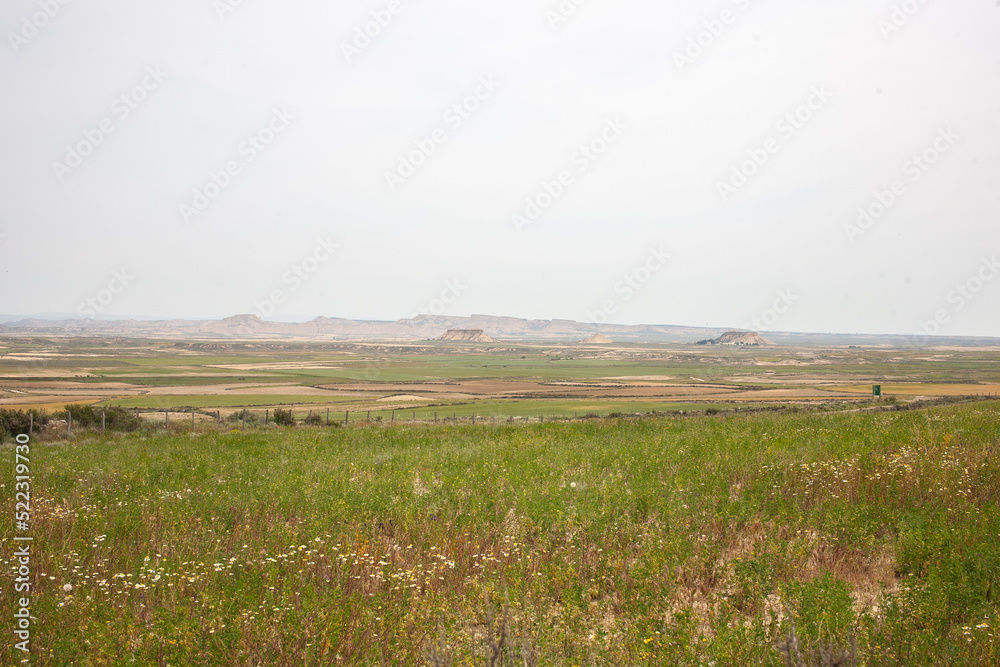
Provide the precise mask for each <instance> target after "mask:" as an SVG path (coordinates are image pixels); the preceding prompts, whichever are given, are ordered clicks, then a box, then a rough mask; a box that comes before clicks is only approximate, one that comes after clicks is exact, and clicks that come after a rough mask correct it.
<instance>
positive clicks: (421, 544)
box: [0, 402, 1000, 665]
mask: <svg viewBox="0 0 1000 667" xmlns="http://www.w3.org/2000/svg"><path fill="white" fill-rule="evenodd" d="M998 415H1000V403H997V402H981V403H974V404H969V405H958V406H949V407H938V408H933V409H929V410H919V411H909V412H899V413H853V414H816V413H798V414H767V413H764V414H755V415H727V416H715V417H711V418H694V419H691V418H687V419H678V418H668V417H661V418H656V419H646V420H593V421H587V422H575V423H558V422H556V423H546V424H532V425H529V426H525V425H519V426H508V425H506V424H502V425H496V426H491V425H489V424H486V425H479V426H476V427H472V426H451V425H448V426H431V425H422V426H415V427H411V426H407V425H398V426H392V427H386V426H380V427H367V426H360V425H355V426H352V427H350V428H340V429H327V428H321V427H318V428H301V427H300V428H296V429H287V430H280V431H270V432H259V431H252V430H251V431H247V432H246V433H242V432H230V433H203V434H194V435H192V434H159V435H158V434H150V433H144V432H143V433H135V434H130V435H115V436H110V437H108V438H106V439H102V438H98V437H95V436H85V437H82V438H80V439H77V440H70V441H65V442H58V443H51V444H45V443H34V444H33V448H32V471H33V475H34V480H33V517H32V522H33V523H32V530H31V535H33V537H34V539H35V542H34V549H35V552H36V553H35V556H34V562H33V568H34V569H33V575H32V576H33V588H34V591H35V597H34V600H33V606H32V613H33V615H34V616H35V617H36V618H37V625H36V634H35V635H34V638H33V646H34V647H35V649H36V650H37V654H36V655H35V656H34V658H33V661H32V662H33V664H40V665H45V664H51V665H64V664H65V665H71V664H72V665H79V664H88V665H115V664H133V663H134V664H151V665H167V664H170V665H302V664H307V665H311V664H317V665H318V664H343V665H366V664H374V665H379V664H391V665H411V664H500V662H498V660H500V661H504V663H503V664H507V662H506V661H509V660H514V659H516V660H517V661H518V662H517V664H524V663H525V662H527V664H535V663H533V662H530V661H531V660H537V661H538V662H537V664H554V665H584V664H588V665H621V664H650V665H654V664H656V665H659V664H670V665H685V664H691V665H694V664H710V663H713V662H714V664H717V665H724V664H729V665H738V664H774V665H780V664H785V663H786V661H787V660H789V659H790V657H791V656H792V655H793V653H795V652H797V655H798V658H797V659H799V660H800V662H796V663H792V664H811V663H810V662H809V661H810V660H813V661H814V662H815V664H820V663H821V662H822V656H823V655H834V654H837V655H854V656H856V662H857V663H859V664H866V665H890V664H891V665H896V664H908V665H911V664H912V665H921V664H927V665H931V664H983V665H987V664H997V663H998V662H1000V648H998V646H997V642H998V640H1000V638H998V637H997V635H996V628H997V627H998V623H1000V614H998V611H997V598H998V596H1000V574H998V573H1000V546H998V544H1000V540H998V538H1000V509H998V507H997V504H996V499H997V498H1000V465H998V462H997V454H998V447H1000V418H998ZM7 451H8V457H9V458H10V459H11V460H12V459H13V453H12V451H10V449H9V447H8V448H7ZM0 483H2V484H3V485H4V486H3V487H2V488H0V493H2V494H3V498H4V500H5V505H4V506H5V507H7V508H8V509H9V510H10V511H11V512H13V496H14V494H13V475H11V476H10V479H9V480H0ZM0 535H2V536H3V537H4V538H5V542H6V543H7V544H8V545H9V544H11V542H10V538H11V537H12V535H13V530H12V522H11V521H5V522H0ZM7 553H8V555H9V554H10V550H8V552H7ZM10 562H12V561H10ZM10 582H11V579H10V578H8V580H7V582H5V583H3V584H0V587H2V589H3V605H4V607H3V609H2V610H0V613H2V614H3V615H4V618H12V614H13V606H12V605H13V600H14V595H13V593H12V592H11V584H10ZM65 584H71V585H72V587H73V589H72V591H71V592H66V591H64V590H63V586H64V585H65ZM793 624H794V628H795V634H794V638H795V644H794V650H793V649H792V648H791V647H790V646H791V645H790V641H789V640H790V637H791V634H790V633H791V630H792V627H793ZM501 639H502V641H501ZM11 644H12V642H7V645H4V646H3V648H2V649H0V650H2V651H3V653H2V656H3V658H4V659H5V662H6V663H7V664H16V663H17V662H18V660H19V659H20V657H19V655H18V654H17V653H16V652H15V651H13V649H12V647H11V646H10V645H11ZM490 660H493V661H494V662H492V663H491V662H490Z"/></svg>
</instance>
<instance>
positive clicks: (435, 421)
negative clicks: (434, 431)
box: [434, 410, 438, 424]
mask: <svg viewBox="0 0 1000 667" xmlns="http://www.w3.org/2000/svg"><path fill="white" fill-rule="evenodd" d="M434 423H435V424H437V423H438V413H437V410H435V411H434Z"/></svg>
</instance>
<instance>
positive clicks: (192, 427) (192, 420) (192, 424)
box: [191, 410, 194, 433]
mask: <svg viewBox="0 0 1000 667" xmlns="http://www.w3.org/2000/svg"><path fill="white" fill-rule="evenodd" d="M191 432H192V433H194V410H192V411H191Z"/></svg>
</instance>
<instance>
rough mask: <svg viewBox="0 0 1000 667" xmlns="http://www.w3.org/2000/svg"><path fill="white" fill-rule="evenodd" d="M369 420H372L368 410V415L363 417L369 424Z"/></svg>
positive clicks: (370, 412)
mask: <svg viewBox="0 0 1000 667" xmlns="http://www.w3.org/2000/svg"><path fill="white" fill-rule="evenodd" d="M371 420H372V411H371V410H369V411H368V414H367V415H365V421H369V422H370V421H371Z"/></svg>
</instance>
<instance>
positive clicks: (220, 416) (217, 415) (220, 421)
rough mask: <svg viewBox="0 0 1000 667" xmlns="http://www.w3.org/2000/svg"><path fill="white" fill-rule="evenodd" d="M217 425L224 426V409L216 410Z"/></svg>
mask: <svg viewBox="0 0 1000 667" xmlns="http://www.w3.org/2000/svg"><path fill="white" fill-rule="evenodd" d="M215 425H216V426H220V427H221V426H222V410H216V411H215Z"/></svg>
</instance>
